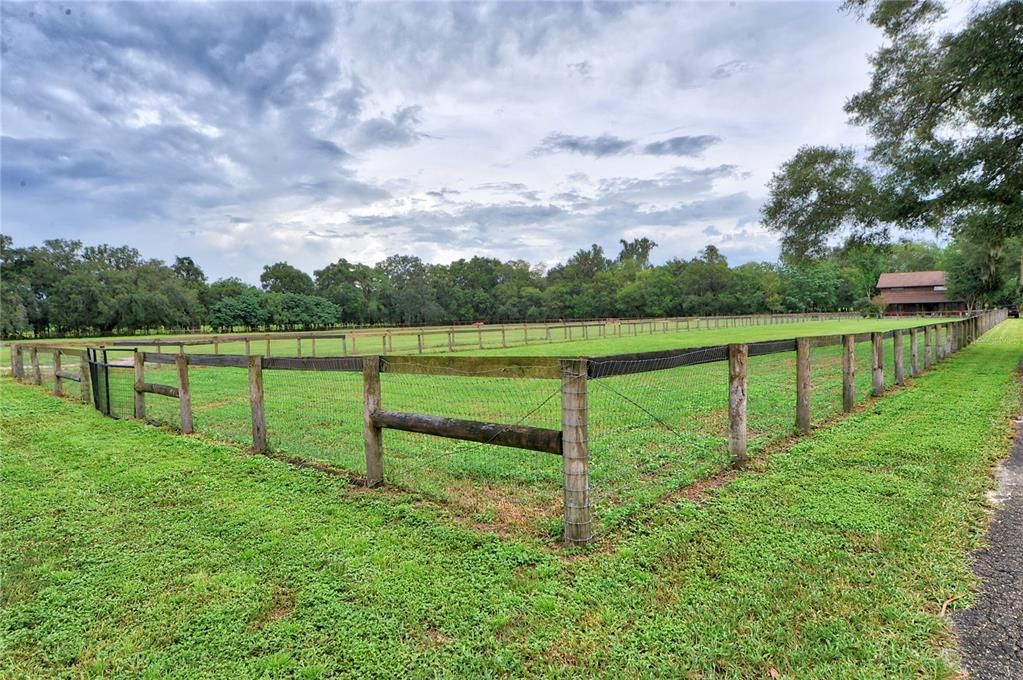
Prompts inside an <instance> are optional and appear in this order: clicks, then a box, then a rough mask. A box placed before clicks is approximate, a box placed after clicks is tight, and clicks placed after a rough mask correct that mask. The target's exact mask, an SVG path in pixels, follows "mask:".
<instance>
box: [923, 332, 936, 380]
mask: <svg viewBox="0 0 1023 680" xmlns="http://www.w3.org/2000/svg"><path fill="white" fill-rule="evenodd" d="M933 343H934V327H933V326H924V370H925V371H926V370H927V369H929V368H930V367H931V345H932V344H933Z"/></svg>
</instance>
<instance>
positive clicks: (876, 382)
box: [870, 333, 884, 397]
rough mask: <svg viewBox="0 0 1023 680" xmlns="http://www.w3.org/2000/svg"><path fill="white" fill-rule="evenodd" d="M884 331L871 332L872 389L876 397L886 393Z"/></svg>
mask: <svg viewBox="0 0 1023 680" xmlns="http://www.w3.org/2000/svg"><path fill="white" fill-rule="evenodd" d="M883 339H884V333H871V334H870V345H871V349H872V351H871V353H870V354H871V357H872V364H873V366H872V371H871V381H872V382H871V388H872V389H871V391H872V394H873V395H874V396H875V397H880V396H881V395H882V394H884V343H883V342H882V341H883Z"/></svg>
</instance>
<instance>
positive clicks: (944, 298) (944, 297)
mask: <svg viewBox="0 0 1023 680" xmlns="http://www.w3.org/2000/svg"><path fill="white" fill-rule="evenodd" d="M881 297H882V298H883V299H884V301H885V302H887V303H888V304H890V305H897V304H906V303H921V302H923V303H927V302H955V300H949V299H948V294H947V293H946V292H945V291H943V290H928V289H927V288H923V289H921V288H916V289H913V290H882V291H881Z"/></svg>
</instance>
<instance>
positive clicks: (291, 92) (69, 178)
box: [0, 2, 881, 281]
mask: <svg viewBox="0 0 1023 680" xmlns="http://www.w3.org/2000/svg"><path fill="white" fill-rule="evenodd" d="M0 12H2V21H3V25H2V129H3V139H2V147H0V152H2V205H0V211H2V212H0V218H2V222H3V231H4V233H7V234H10V235H11V236H13V237H14V239H15V243H16V244H19V245H27V244H30V243H38V242H41V241H42V240H44V239H48V238H57V237H63V238H75V239H80V240H82V241H85V242H87V243H97V242H106V243H111V244H129V245H132V246H135V247H137V248H139V249H140V250H141V251H142V252H143V254H144V255H146V256H148V257H159V258H162V259H165V260H173V257H174V256H175V255H186V254H187V255H192V256H193V257H194V258H195V259H196V261H197V262H199V264H200V265H201V266H203V267H204V269H206V271H207V273H208V274H209V275H211V276H212V277H221V276H231V275H237V276H241V277H242V278H244V279H247V280H250V281H254V280H256V279H257V278H258V275H259V272H260V270H261V268H262V265H263V264H266V263H269V262H274V261H278V260H287V261H289V262H291V263H293V264H295V265H297V266H299V267H302V268H303V269H306V270H307V271H310V272H311V271H312V270H313V269H316V268H320V267H322V266H324V265H325V264H327V263H328V262H331V261H334V260H336V259H337V258H339V257H345V258H348V259H349V260H357V261H361V262H366V263H373V262H377V261H379V260H381V259H383V258H384V257H386V256H387V255H390V254H393V253H401V254H414V255H418V256H420V257H422V258H423V259H424V260H426V261H429V262H448V261H451V260H453V259H457V258H460V257H469V256H472V255H474V254H482V255H488V256H494V257H499V258H501V259H513V258H524V259H527V260H529V261H531V262H546V263H548V264H552V263H554V262H557V261H559V260H563V259H565V258H566V257H568V256H569V255H571V254H572V253H573V252H575V251H576V250H578V249H579V248H581V247H587V246H588V245H589V244H590V243H599V244H601V245H603V246H604V247H605V249H607V250H608V251H609V253H611V254H614V253H616V252H617V243H618V239H621V238H634V237H639V236H648V237H650V238H653V239H654V240H655V241H657V243H658V244H659V247H658V248H657V249H656V250H655V252H654V255H655V261H658V262H660V261H664V260H667V259H669V258H671V257H691V256H693V255H694V254H695V253H696V252H697V251H698V250H699V249H701V248H702V247H703V246H704V245H706V244H708V243H713V244H716V245H717V246H718V247H719V248H720V249H721V250H722V252H724V253H725V254H726V255H727V256H728V257H729V260H730V262H732V263H733V264H735V263H741V262H744V261H748V260H761V259H774V258H775V257H776V255H777V243H776V239H775V238H774V237H773V236H772V235H771V234H769V233H767V232H765V231H764V230H763V229H762V228H761V227H760V226H759V224H758V209H759V206H760V204H761V202H762V201H763V199H764V196H765V190H764V185H765V183H766V181H767V180H768V179H769V177H770V174H771V172H772V171H773V170H774V169H775V168H776V167H777V166H778V164H779V163H781V162H782V161H784V160H785V159H786V158H788V157H789V156H791V155H792V153H793V152H794V151H795V150H796V148H797V147H798V146H800V145H801V144H838V143H848V144H854V145H859V144H862V143H863V142H864V141H865V138H864V135H863V132H862V131H861V130H859V129H857V128H853V127H851V126H849V125H847V124H846V117H845V115H844V114H843V113H842V110H841V107H842V104H843V102H844V100H845V98H846V97H848V96H849V95H850V94H852V93H854V92H856V91H857V90H858V89H860V88H862V87H863V86H864V85H865V84H866V82H867V76H868V64H867V56H868V55H869V54H870V53H871V52H872V51H874V49H875V48H876V47H877V45H878V44H879V42H880V39H881V38H880V35H879V33H878V32H877V31H876V30H875V29H874V28H872V27H871V26H869V25H867V24H865V23H863V22H859V21H857V20H856V19H855V17H853V16H850V15H848V14H846V13H843V12H840V11H839V10H838V6H837V4H833V3H822V2H814V3H784V4H782V3H741V2H740V3H736V2H732V3H728V2H722V3H701V4H656V5H654V4H641V5H630V4H601V5H579V4H552V3H542V4H526V3H510V2H509V3H500V4H432V3H414V4H390V3H388V4H370V3H367V4H361V5H340V4H333V5H320V4H298V5H292V4H281V3H262V4H242V3H233V2H232V3H226V2H223V3H212V4H153V3H150V4H146V5H138V4H131V3H115V4H99V3H70V4H68V3H64V4H58V3H45V4H22V3H16V2H4V3H3V4H2V5H0Z"/></svg>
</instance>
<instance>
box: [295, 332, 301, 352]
mask: <svg viewBox="0 0 1023 680" xmlns="http://www.w3.org/2000/svg"><path fill="white" fill-rule="evenodd" d="M295 346H296V351H297V352H298V355H297V356H302V338H301V337H297V338H295Z"/></svg>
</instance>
